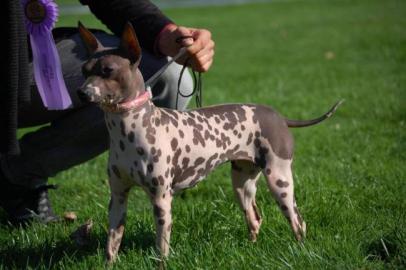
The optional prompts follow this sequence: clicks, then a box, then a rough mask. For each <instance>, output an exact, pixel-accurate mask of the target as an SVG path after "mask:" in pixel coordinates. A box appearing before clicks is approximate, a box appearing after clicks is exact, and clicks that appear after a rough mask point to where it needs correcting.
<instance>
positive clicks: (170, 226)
mask: <svg viewBox="0 0 406 270" xmlns="http://www.w3.org/2000/svg"><path fill="white" fill-rule="evenodd" d="M171 229H172V223H171V224H169V225H168V228H167V231H168V232H170V231H171Z"/></svg>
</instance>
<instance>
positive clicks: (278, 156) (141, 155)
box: [78, 24, 341, 262]
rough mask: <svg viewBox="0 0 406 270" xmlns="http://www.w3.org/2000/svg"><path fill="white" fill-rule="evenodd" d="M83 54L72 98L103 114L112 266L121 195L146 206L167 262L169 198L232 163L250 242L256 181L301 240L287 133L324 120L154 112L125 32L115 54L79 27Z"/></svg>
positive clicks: (214, 110) (226, 108)
mask: <svg viewBox="0 0 406 270" xmlns="http://www.w3.org/2000/svg"><path fill="white" fill-rule="evenodd" d="M79 31H80V34H81V36H82V39H83V41H84V43H85V45H86V47H87V49H88V51H89V55H90V57H89V60H88V61H87V62H86V63H85V64H84V65H83V74H84V76H85V77H86V81H85V83H84V84H83V86H82V87H81V89H80V90H79V92H78V94H79V95H80V96H81V97H82V98H83V99H85V100H87V101H89V102H94V103H98V104H99V105H100V106H101V108H102V109H103V110H104V111H105V119H106V124H107V128H108V130H109V133H110V151H109V161H108V170H107V171H108V175H109V184H110V188H111V200H110V205H109V235H108V242H107V260H108V261H109V262H112V261H114V259H115V258H116V256H117V253H118V249H119V246H120V243H121V239H122V236H123V232H124V223H125V219H126V211H127V199H128V193H129V190H130V189H131V187H133V186H134V185H138V186H140V187H141V188H142V189H144V191H145V192H146V193H147V194H148V196H149V198H150V200H151V203H152V205H153V213H154V217H155V224H156V232H157V237H156V244H157V248H158V250H159V251H160V253H161V255H162V256H164V257H165V256H167V255H168V254H169V239H170V234H171V229H172V211H171V204H172V198H173V194H174V193H175V192H176V191H179V190H182V189H185V188H189V187H193V186H195V185H196V184H197V183H198V182H200V181H201V180H202V179H204V178H205V177H206V176H207V175H208V174H209V173H210V172H211V171H213V170H214V169H215V168H216V167H217V166H219V165H220V164H222V163H224V162H227V161H231V178H232V185H233V189H234V192H235V195H236V197H237V200H238V202H239V204H240V207H241V209H242V210H243V212H244V216H245V220H246V222H247V225H248V230H249V237H250V239H251V240H252V241H255V240H256V239H257V236H258V233H259V228H260V226H261V221H262V219H261V216H260V213H259V211H258V208H257V204H256V202H255V193H256V190H257V187H256V186H257V180H258V178H259V175H260V173H262V174H263V175H264V176H265V178H266V180H267V183H268V187H269V189H270V191H271V192H272V194H273V197H274V198H275V200H276V201H277V203H278V205H279V207H280V209H281V211H282V213H283V214H284V215H285V217H286V218H287V220H288V221H289V223H290V226H291V228H292V230H293V233H294V235H295V237H296V239H298V240H302V238H303V237H304V235H305V232H306V224H305V222H304V220H303V219H302V217H301V215H300V213H299V210H298V208H297V205H296V201H295V197H294V193H293V177H292V169H291V165H292V158H293V138H292V135H291V133H290V132H289V129H288V128H289V127H306V126H310V125H314V124H317V123H319V122H321V121H323V120H324V119H326V118H328V117H330V116H331V115H332V114H333V113H334V111H335V110H336V108H337V107H338V105H339V104H340V103H341V102H338V103H337V104H335V105H334V106H333V107H332V108H331V109H330V110H329V111H328V112H327V113H325V114H324V115H322V116H321V117H319V118H316V119H313V120H308V121H299V120H298V121H296V120H288V119H285V118H284V117H282V116H281V115H279V114H278V113H277V112H276V111H274V110H273V109H271V108H270V107H266V106H261V105H251V104H228V105H218V106H211V107H204V108H200V109H195V110H190V111H186V112H181V111H176V110H171V109H164V108H158V107H156V106H154V104H153V103H152V102H151V100H150V98H151V95H150V94H149V92H148V91H146V90H145V85H144V80H143V78H142V75H141V73H140V71H139V70H138V65H139V63H140V59H141V48H140V46H139V44H138V41H137V37H136V35H135V31H134V29H133V28H132V26H131V25H130V24H127V25H126V26H125V30H124V32H123V36H122V40H121V45H120V46H119V47H118V48H103V47H102V46H101V44H100V43H99V42H98V41H97V39H96V38H95V37H94V36H93V35H92V33H91V32H90V31H88V30H87V29H86V28H85V27H83V26H82V25H81V24H80V25H79Z"/></svg>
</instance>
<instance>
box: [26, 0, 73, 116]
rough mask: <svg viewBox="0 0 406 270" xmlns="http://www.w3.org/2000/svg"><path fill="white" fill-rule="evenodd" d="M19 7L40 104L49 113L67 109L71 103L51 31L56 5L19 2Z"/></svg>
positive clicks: (49, 1) (41, 0) (42, 1)
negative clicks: (31, 57) (20, 7)
mask: <svg viewBox="0 0 406 270" xmlns="http://www.w3.org/2000/svg"><path fill="white" fill-rule="evenodd" d="M22 5H23V8H24V14H25V25H26V28H27V31H28V33H29V35H30V42H31V49H32V54H33V64H34V78H35V82H36V84H37V88H38V91H39V94H40V96H41V99H42V102H43V103H44V106H45V107H47V108H48V110H63V109H66V108H69V107H70V106H71V105H72V100H71V98H70V96H69V93H68V90H67V89H66V85H65V82H64V80H63V75H62V70H61V62H60V59H59V55H58V51H57V50H56V46H55V41H54V38H53V36H52V31H51V30H52V28H53V27H54V25H55V22H56V20H57V17H58V6H57V5H56V4H55V2H54V1H53V0H22Z"/></svg>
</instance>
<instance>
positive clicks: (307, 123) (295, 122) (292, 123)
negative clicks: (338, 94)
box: [285, 99, 344, 128]
mask: <svg viewBox="0 0 406 270" xmlns="http://www.w3.org/2000/svg"><path fill="white" fill-rule="evenodd" d="M343 102H344V100H343V99H342V100H340V101H338V102H337V103H336V104H334V106H333V107H332V108H331V109H330V110H329V111H328V112H326V113H325V114H323V115H322V116H320V117H318V118H315V119H312V120H290V119H285V121H286V124H287V125H288V127H293V128H300V127H308V126H313V125H316V124H318V123H320V122H322V121H324V120H326V119H327V118H329V117H330V116H332V115H333V113H334V112H335V111H336V110H337V108H338V107H339V106H340V105H341V104H342V103H343Z"/></svg>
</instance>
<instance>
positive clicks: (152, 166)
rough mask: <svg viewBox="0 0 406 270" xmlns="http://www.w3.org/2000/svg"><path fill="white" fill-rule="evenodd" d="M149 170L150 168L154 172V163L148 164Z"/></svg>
mask: <svg viewBox="0 0 406 270" xmlns="http://www.w3.org/2000/svg"><path fill="white" fill-rule="evenodd" d="M147 170H148V172H150V173H151V172H152V171H153V170H154V165H153V164H152V163H149V164H148V165H147Z"/></svg>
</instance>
